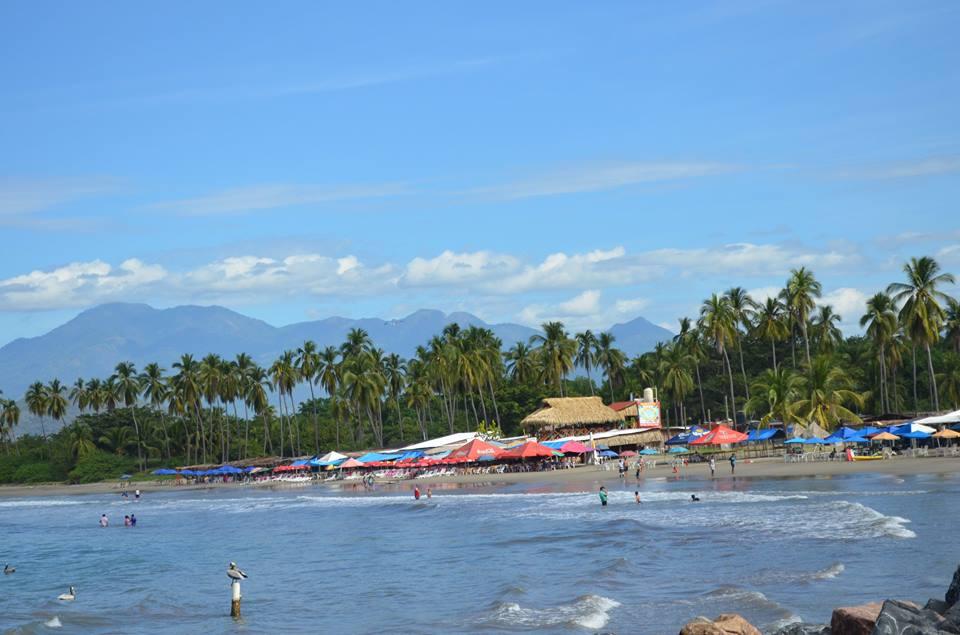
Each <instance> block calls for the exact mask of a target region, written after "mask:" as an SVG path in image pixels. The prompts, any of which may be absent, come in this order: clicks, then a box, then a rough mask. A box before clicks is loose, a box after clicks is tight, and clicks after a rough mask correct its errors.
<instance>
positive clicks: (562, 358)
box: [530, 322, 577, 397]
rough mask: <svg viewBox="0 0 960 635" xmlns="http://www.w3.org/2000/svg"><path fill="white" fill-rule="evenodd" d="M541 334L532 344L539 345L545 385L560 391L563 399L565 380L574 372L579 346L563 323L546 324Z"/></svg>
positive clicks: (533, 339) (542, 327)
mask: <svg viewBox="0 0 960 635" xmlns="http://www.w3.org/2000/svg"><path fill="white" fill-rule="evenodd" d="M540 328H541V329H543V335H540V334H539V333H538V334H537V335H533V336H532V337H531V338H530V343H531V344H539V347H538V351H539V352H538V355H539V357H540V364H541V367H540V370H541V374H542V376H543V379H544V383H545V384H546V385H548V386H552V387H554V388H556V389H558V390H559V391H560V396H561V397H563V380H564V379H566V377H567V374H568V373H569V372H570V371H571V370H573V358H574V355H575V354H576V351H577V344H576V342H574V341H573V340H571V339H570V337H569V336H568V335H567V331H566V330H565V329H564V328H563V322H544V323H543V324H542V325H541V327H540Z"/></svg>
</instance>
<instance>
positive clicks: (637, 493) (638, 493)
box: [633, 491, 640, 505]
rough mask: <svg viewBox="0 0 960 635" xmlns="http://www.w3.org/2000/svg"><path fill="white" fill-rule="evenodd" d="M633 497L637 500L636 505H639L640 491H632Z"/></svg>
mask: <svg viewBox="0 0 960 635" xmlns="http://www.w3.org/2000/svg"><path fill="white" fill-rule="evenodd" d="M633 498H634V500H636V501H637V505H639V504H640V492H639V491H636V492H634V493H633Z"/></svg>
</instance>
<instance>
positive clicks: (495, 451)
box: [447, 439, 503, 461]
mask: <svg viewBox="0 0 960 635" xmlns="http://www.w3.org/2000/svg"><path fill="white" fill-rule="evenodd" d="M502 453H503V450H502V449H500V448H498V447H497V446H495V445H491V444H489V443H487V442H486V441H483V440H481V439H474V440H473V441H468V442H467V443H465V444H464V445H461V446H460V447H459V448H457V449H456V450H454V451H453V452H451V453H450V454H449V455H447V458H449V459H466V460H467V461H477V460H479V459H480V457H481V456H492V457H494V458H496V457H498V456H499V455H500V454H502Z"/></svg>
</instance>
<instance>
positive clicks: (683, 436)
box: [667, 427, 709, 445]
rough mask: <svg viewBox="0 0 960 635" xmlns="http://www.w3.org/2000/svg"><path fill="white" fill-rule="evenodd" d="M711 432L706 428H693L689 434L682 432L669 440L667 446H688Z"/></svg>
mask: <svg viewBox="0 0 960 635" xmlns="http://www.w3.org/2000/svg"><path fill="white" fill-rule="evenodd" d="M707 432H709V431H708V430H706V429H705V428H700V427H695V428H691V429H690V431H689V432H681V433H680V434H678V435H675V436H672V437H670V438H669V439H668V440H667V445H686V444H687V443H690V442H691V441H692V440H693V439H696V438H697V437H702V436H703V435H705V434H707Z"/></svg>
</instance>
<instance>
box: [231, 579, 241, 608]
mask: <svg viewBox="0 0 960 635" xmlns="http://www.w3.org/2000/svg"><path fill="white" fill-rule="evenodd" d="M230 591H231V597H230V617H240V580H231V581H230Z"/></svg>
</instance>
